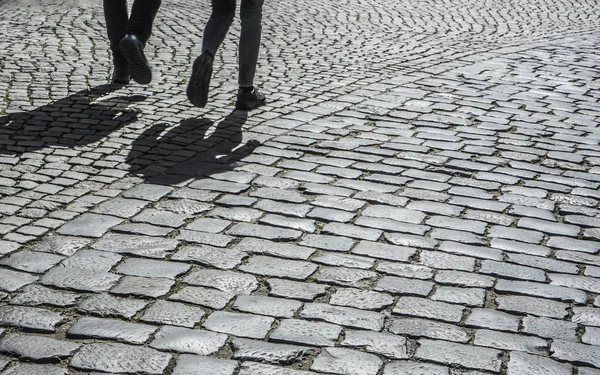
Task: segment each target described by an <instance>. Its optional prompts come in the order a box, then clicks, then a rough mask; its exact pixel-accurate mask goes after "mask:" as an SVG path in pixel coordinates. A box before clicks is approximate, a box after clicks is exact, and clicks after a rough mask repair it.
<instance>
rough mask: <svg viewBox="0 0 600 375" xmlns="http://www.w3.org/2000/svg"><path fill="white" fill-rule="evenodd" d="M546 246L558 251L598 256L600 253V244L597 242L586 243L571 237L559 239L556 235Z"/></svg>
mask: <svg viewBox="0 0 600 375" xmlns="http://www.w3.org/2000/svg"><path fill="white" fill-rule="evenodd" d="M553 234H554V233H553ZM546 245H547V246H549V247H553V248H556V249H561V250H573V251H582V252H584V253H590V254H596V253H598V251H600V244H598V242H597V241H584V240H577V239H574V238H571V237H558V236H554V235H553V236H551V237H550V239H549V240H548V242H547V243H546Z"/></svg>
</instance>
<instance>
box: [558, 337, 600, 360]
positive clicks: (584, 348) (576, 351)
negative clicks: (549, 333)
mask: <svg viewBox="0 0 600 375" xmlns="http://www.w3.org/2000/svg"><path fill="white" fill-rule="evenodd" d="M550 353H551V355H552V357H553V358H556V359H558V360H562V361H567V362H571V363H573V364H585V365H590V366H594V367H600V348H599V347H597V346H594V345H585V344H577V343H574V342H569V341H563V340H553V341H552V345H551V346H550Z"/></svg>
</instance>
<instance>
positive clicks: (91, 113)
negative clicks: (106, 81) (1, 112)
mask: <svg viewBox="0 0 600 375" xmlns="http://www.w3.org/2000/svg"><path fill="white" fill-rule="evenodd" d="M118 88H119V87H118V86H111V85H100V86H96V87H93V88H91V89H87V90H82V91H79V92H77V93H75V94H73V95H70V96H68V97H66V98H63V99H60V100H58V101H56V102H54V103H50V104H47V105H44V106H42V107H39V108H36V109H34V110H32V111H29V112H17V113H12V114H9V115H7V116H3V117H0V155H1V154H4V155H7V154H8V155H15V154H23V153H25V152H33V151H36V150H39V149H42V148H45V147H48V146H62V147H66V148H70V147H75V146H81V145H86V144H90V143H94V142H97V141H99V140H101V139H102V138H104V137H106V136H107V135H108V134H110V133H112V132H113V131H115V130H116V129H119V128H121V127H123V126H126V125H127V124H129V123H132V122H134V121H136V119H137V113H136V112H135V111H134V110H132V109H129V108H127V107H128V105H129V104H131V103H133V102H139V101H143V100H145V99H146V97H145V96H141V95H133V96H118V97H108V98H106V99H103V100H101V99H102V97H103V96H105V95H108V94H110V93H111V92H113V91H115V90H116V89H118Z"/></svg>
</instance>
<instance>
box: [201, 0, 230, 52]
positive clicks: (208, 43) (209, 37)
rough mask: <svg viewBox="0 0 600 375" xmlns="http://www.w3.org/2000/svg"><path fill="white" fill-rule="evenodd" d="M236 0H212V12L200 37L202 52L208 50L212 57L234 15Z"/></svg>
mask: <svg viewBox="0 0 600 375" xmlns="http://www.w3.org/2000/svg"><path fill="white" fill-rule="evenodd" d="M235 1H236V0H212V13H211V15H210V18H209V19H208V22H207V23H206V27H204V35H203V37H202V53H204V52H209V53H210V54H211V55H212V56H213V57H214V56H215V55H216V53H217V50H218V49H219V46H220V45H221V43H222V42H223V39H225V35H227V31H229V27H230V26H231V23H232V22H233V18H234V17H235Z"/></svg>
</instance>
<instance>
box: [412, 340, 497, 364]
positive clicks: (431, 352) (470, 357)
mask: <svg viewBox="0 0 600 375" xmlns="http://www.w3.org/2000/svg"><path fill="white" fill-rule="evenodd" d="M419 344H420V346H419V347H418V348H417V351H416V354H415V357H416V358H419V359H423V360H428V361H434V362H438V363H447V364H457V365H461V366H464V367H467V368H472V369H482V370H488V371H496V372H497V371H500V368H501V366H502V361H501V358H500V356H501V354H502V352H501V351H499V350H494V349H489V348H482V347H477V346H471V345H464V344H456V343H451V342H446V341H438V340H426V339H421V340H419Z"/></svg>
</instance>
